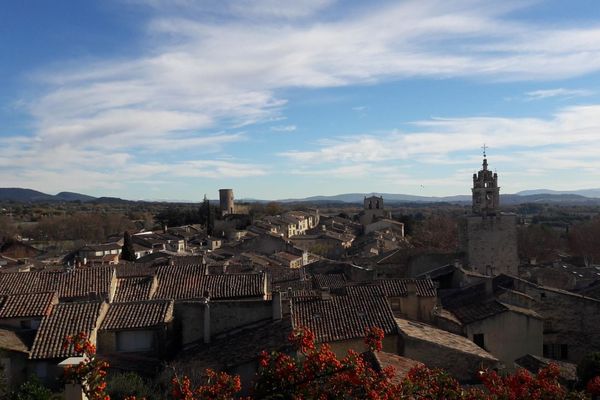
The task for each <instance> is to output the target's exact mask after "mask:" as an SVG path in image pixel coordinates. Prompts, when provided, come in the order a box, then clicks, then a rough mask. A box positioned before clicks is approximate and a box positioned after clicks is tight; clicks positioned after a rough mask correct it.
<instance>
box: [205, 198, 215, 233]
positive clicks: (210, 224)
mask: <svg viewBox="0 0 600 400" xmlns="http://www.w3.org/2000/svg"><path fill="white" fill-rule="evenodd" d="M204 212H205V213H206V234H207V235H208V236H212V234H213V231H214V230H215V216H214V215H213V212H212V208H211V207H210V202H209V201H208V199H207V198H206V196H204Z"/></svg>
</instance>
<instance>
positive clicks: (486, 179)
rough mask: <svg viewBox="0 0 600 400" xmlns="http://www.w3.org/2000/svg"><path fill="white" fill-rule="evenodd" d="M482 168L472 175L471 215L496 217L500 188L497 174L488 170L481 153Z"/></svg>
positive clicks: (484, 155) (485, 159)
mask: <svg viewBox="0 0 600 400" xmlns="http://www.w3.org/2000/svg"><path fill="white" fill-rule="evenodd" d="M483 157H484V158H483V167H482V169H481V170H480V171H479V172H478V173H476V174H473V188H472V189H471V191H472V192H473V214H478V215H496V213H497V212H498V207H499V206H500V188H499V187H498V174H497V173H495V172H494V174H492V171H490V170H488V162H487V158H486V154H485V150H484V153H483Z"/></svg>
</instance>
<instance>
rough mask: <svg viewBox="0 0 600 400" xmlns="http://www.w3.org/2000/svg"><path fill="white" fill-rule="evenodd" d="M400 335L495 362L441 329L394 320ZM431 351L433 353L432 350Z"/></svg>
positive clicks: (467, 341)
mask: <svg viewBox="0 0 600 400" xmlns="http://www.w3.org/2000/svg"><path fill="white" fill-rule="evenodd" d="M396 323H397V324H398V329H399V330H400V334H401V335H403V336H407V337H409V338H411V339H417V340H422V341H425V342H429V343H431V344H435V345H439V346H443V347H447V348H451V349H454V350H457V351H460V352H462V353H468V354H473V355H476V356H478V357H481V358H487V359H491V360H496V358H494V356H492V355H491V354H490V353H488V352H487V351H485V350H484V349H482V348H481V347H479V346H477V345H476V344H475V343H473V342H472V341H470V340H469V339H468V338H466V337H464V336H459V335H456V334H454V333H450V332H446V331H444V330H442V329H438V328H434V327H433V326H431V325H426V324H422V323H420V322H413V321H408V320H406V319H402V318H396ZM432 351H435V350H434V349H432Z"/></svg>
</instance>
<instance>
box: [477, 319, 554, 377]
mask: <svg viewBox="0 0 600 400" xmlns="http://www.w3.org/2000/svg"><path fill="white" fill-rule="evenodd" d="M465 333H466V334H467V337H468V338H469V339H471V340H472V341H474V335H475V334H481V333H483V335H484V348H485V350H487V351H488V352H490V353H491V354H492V355H494V356H495V357H496V358H498V359H499V360H500V361H501V362H502V363H503V364H504V365H505V367H506V368H507V370H508V371H512V370H514V361H515V360H516V359H517V358H520V357H522V356H524V355H526V354H532V355H535V356H542V348H543V346H542V345H543V337H544V335H543V333H544V322H543V320H541V319H539V318H535V317H530V316H527V315H524V314H521V313H517V312H514V311H506V312H503V313H500V314H497V315H495V316H493V317H489V318H486V319H484V320H481V321H476V322H473V323H471V324H469V325H467V326H466V332H465Z"/></svg>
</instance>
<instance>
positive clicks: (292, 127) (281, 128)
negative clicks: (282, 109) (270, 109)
mask: <svg viewBox="0 0 600 400" xmlns="http://www.w3.org/2000/svg"><path fill="white" fill-rule="evenodd" d="M297 128H298V127H297V126H296V125H278V126H272V127H271V130H272V131H273V132H294V131H295V130H296V129H297Z"/></svg>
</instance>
